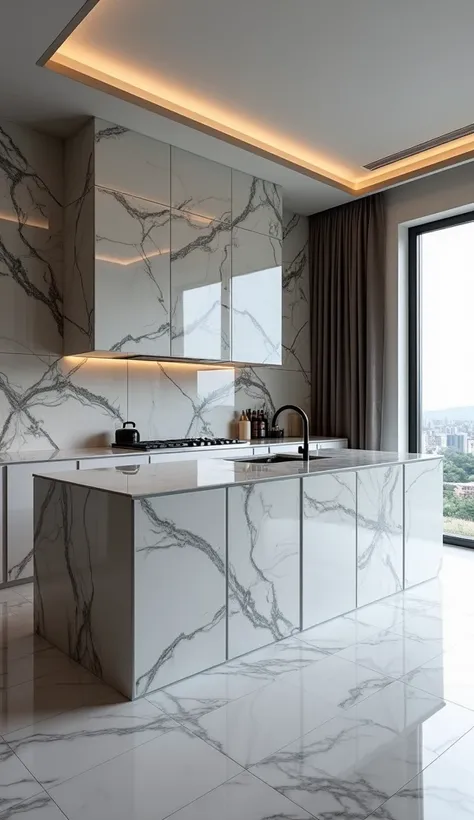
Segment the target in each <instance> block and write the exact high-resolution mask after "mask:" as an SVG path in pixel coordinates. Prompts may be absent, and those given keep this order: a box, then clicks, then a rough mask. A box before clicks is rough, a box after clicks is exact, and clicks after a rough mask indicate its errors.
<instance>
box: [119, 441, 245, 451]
mask: <svg viewBox="0 0 474 820" xmlns="http://www.w3.org/2000/svg"><path fill="white" fill-rule="evenodd" d="M230 444H247V442H246V441H241V440H240V439H238V438H169V439H163V440H157V441H136V442H134V443H133V444H112V447H115V448H116V449H118V450H179V449H180V448H181V447H222V446H225V445H227V446H229V445H230Z"/></svg>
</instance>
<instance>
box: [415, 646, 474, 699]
mask: <svg viewBox="0 0 474 820" xmlns="http://www.w3.org/2000/svg"><path fill="white" fill-rule="evenodd" d="M473 650H474V642H473V644H472V646H471V648H469V647H467V646H466V645H464V646H461V645H459V646H455V647H454V648H452V649H450V650H448V651H447V652H445V653H444V654H443V655H441V656H438V657H436V658H433V659H432V660H430V661H427V662H426V663H424V664H423V665H422V666H419V667H417V668H416V669H413V670H412V671H411V672H409V673H408V674H407V675H405V676H404V677H403V680H404V681H405V682H406V683H409V684H411V685H412V686H416V687H417V688H419V689H423V690H424V691H426V692H430V693H431V694H433V695H437V696H438V697H440V698H445V699H446V700H448V701H451V702H452V703H457V704H459V705H460V706H465V707H467V708H468V709H472V710H474V651H473Z"/></svg>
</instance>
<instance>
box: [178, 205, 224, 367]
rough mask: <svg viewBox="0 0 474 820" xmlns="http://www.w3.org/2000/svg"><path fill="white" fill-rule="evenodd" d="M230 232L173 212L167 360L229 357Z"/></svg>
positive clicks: (211, 221)
mask: <svg viewBox="0 0 474 820" xmlns="http://www.w3.org/2000/svg"><path fill="white" fill-rule="evenodd" d="M230 266H231V232H230V229H229V227H228V225H227V224H226V223H221V222H216V221H215V220H209V219H205V218H204V217H202V216H195V215H194V214H190V213H185V212H182V211H177V210H173V211H172V212H171V315H172V328H171V355H172V356H176V357H185V358H187V359H229V358H230V320H229V313H230V294H229V280H230Z"/></svg>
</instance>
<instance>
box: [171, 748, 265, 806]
mask: <svg viewBox="0 0 474 820" xmlns="http://www.w3.org/2000/svg"><path fill="white" fill-rule="evenodd" d="M233 762H234V761H233ZM244 772H245V770H244ZM244 772H238V773H237V774H233V775H232V777H228V778H227V779H226V780H223V781H222V783H218V785H217V786H214V787H213V788H212V789H209V790H208V791H207V792H204V794H200V795H199V797H195V798H194V799H193V800H190V801H189V803H185V805H184V806H180V807H179V808H178V809H174V811H172V812H171V814H167V815H165V817H162V818H161V820H168V818H170V817H174V816H175V815H176V814H178V812H180V811H183V809H187V808H189V806H192V805H193V803H197V801H198V800H201V799H202V798H203V797H207V795H209V794H212V793H213V792H215V791H217V789H220V788H221V786H225V785H226V783H230V781H231V780H234V778H236V777H240V775H242V774H243V773H244ZM270 788H271V787H270ZM273 791H275V789H274V790H273ZM242 820H245V818H242Z"/></svg>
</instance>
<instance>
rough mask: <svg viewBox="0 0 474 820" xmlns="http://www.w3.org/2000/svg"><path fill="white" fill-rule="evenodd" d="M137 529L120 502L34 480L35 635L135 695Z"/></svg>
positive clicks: (125, 507) (120, 688) (50, 482)
mask: <svg viewBox="0 0 474 820" xmlns="http://www.w3.org/2000/svg"><path fill="white" fill-rule="evenodd" d="M112 530H113V532H112ZM131 532H132V523H131V506H130V505H128V504H125V505H124V504H123V503H120V499H119V498H118V497H116V496H115V497H112V498H110V497H108V496H107V495H105V494H104V493H97V492H94V491H93V490H91V489H86V488H83V487H71V486H70V485H67V484H57V483H56V482H53V481H49V480H45V479H36V480H35V534H34V544H35V603H34V605H35V626H36V631H37V632H38V633H39V634H40V635H41V636H42V637H44V638H46V640H49V641H50V642H51V643H52V644H54V645H55V646H57V647H58V648H59V649H61V650H62V651H63V652H65V653H66V654H67V655H68V656H69V657H70V658H72V659H73V660H75V661H77V662H78V663H80V664H81V665H82V666H84V667H86V669H89V670H90V671H91V672H92V673H93V674H94V675H97V677H99V678H102V679H103V680H104V681H106V682H107V683H109V684H111V685H112V686H114V688H115V689H118V690H119V691H120V692H122V693H123V694H124V695H126V696H128V697H133V686H132V674H133V673H132V669H131V667H130V662H131V657H132V654H131V653H132V623H131V618H130V611H131V594H132V589H131V579H130V547H131V545H130V537H131ZM112 536H113V537H112ZM112 609H113V613H114V614H113V618H111V617H110V612H111V610H112ZM58 612H61V618H58ZM118 635H119V636H120V640H119V642H118V643H117V636H118Z"/></svg>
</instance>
